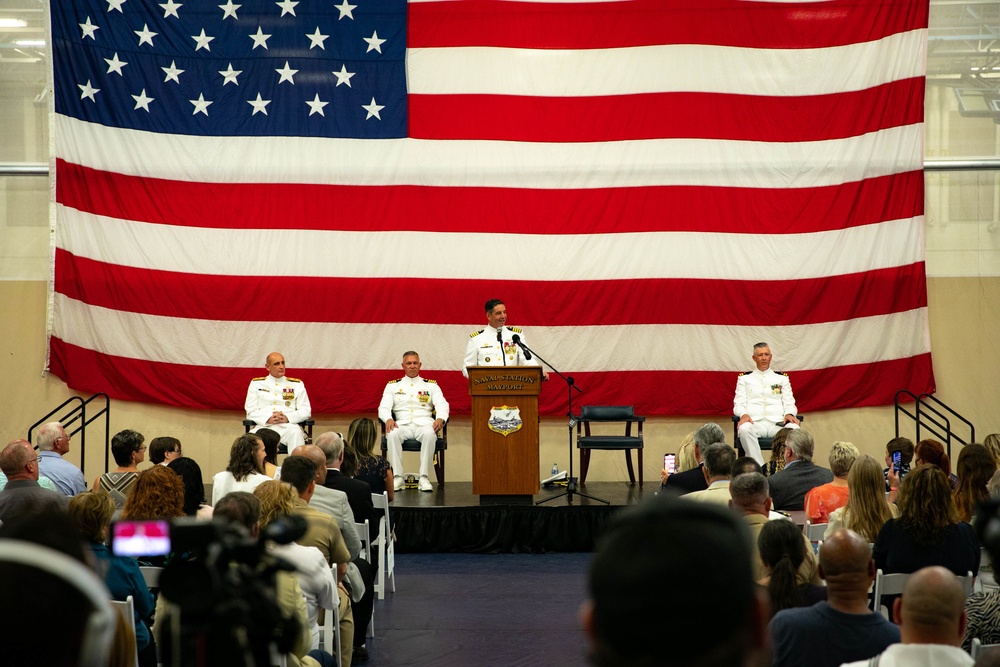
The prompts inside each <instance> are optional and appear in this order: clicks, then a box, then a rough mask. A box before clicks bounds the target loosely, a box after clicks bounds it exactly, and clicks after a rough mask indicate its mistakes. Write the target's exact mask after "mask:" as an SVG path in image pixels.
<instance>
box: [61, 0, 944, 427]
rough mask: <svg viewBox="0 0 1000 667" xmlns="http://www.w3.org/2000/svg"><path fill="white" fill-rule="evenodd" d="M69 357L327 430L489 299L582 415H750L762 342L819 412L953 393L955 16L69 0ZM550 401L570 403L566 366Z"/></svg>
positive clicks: (97, 387) (462, 331) (75, 380)
mask: <svg viewBox="0 0 1000 667" xmlns="http://www.w3.org/2000/svg"><path fill="white" fill-rule="evenodd" d="M51 8H52V10H51V12H52V17H51V18H52V54H53V66H54V81H53V83H54V89H55V96H54V100H55V114H54V128H53V147H54V150H53V160H54V168H55V174H56V178H55V188H54V195H53V197H54V199H53V225H54V234H53V238H54V262H53V280H52V289H51V306H50V320H49V321H50V328H49V337H50V338H49V367H50V369H51V370H52V372H54V373H55V374H56V375H58V376H59V377H61V378H63V379H64V380H65V381H66V382H67V384H68V385H69V386H70V387H72V388H74V389H78V390H82V391H105V392H107V393H109V394H110V395H111V396H113V397H117V398H124V399H129V400H137V401H149V402H156V403H166V404H170V405H177V406H185V407H203V408H214V409H239V408H240V407H241V406H242V404H243V398H244V395H245V392H246V387H247V383H248V381H249V379H250V378H251V377H252V376H255V375H258V376H259V375H262V374H263V363H264V357H265V355H266V354H267V353H268V352H270V351H272V350H278V351H280V352H282V353H283V354H284V356H285V358H286V360H287V362H288V365H289V374H290V375H292V376H297V377H301V378H302V379H303V380H304V381H305V382H306V383H307V387H308V389H309V393H310V396H311V399H312V403H313V409H314V411H315V412H319V413H350V412H370V411H373V410H374V408H375V406H376V405H377V403H378V399H379V396H380V393H381V390H382V387H383V386H384V383H385V382H386V380H387V379H390V378H392V377H397V376H399V375H400V374H401V370H400V362H401V354H402V352H403V351H404V350H408V349H415V350H417V351H419V352H420V353H421V357H422V361H423V362H424V374H425V376H427V377H432V378H437V379H438V380H439V382H440V383H441V385H442V387H443V389H444V391H445V393H446V395H447V396H448V398H449V401H450V402H451V403H452V406H453V410H454V411H458V412H462V411H467V410H468V406H469V401H468V396H467V390H466V385H465V381H464V379H463V378H462V377H461V374H460V368H461V364H462V357H463V353H464V351H465V346H466V342H467V341H468V336H469V335H470V334H471V333H473V332H474V331H476V330H478V329H480V328H482V326H484V324H485V316H484V312H483V304H484V302H485V301H486V300H487V299H490V298H494V297H498V298H502V299H503V300H504V301H505V302H506V304H507V308H508V314H509V323H510V324H512V325H516V326H521V327H523V328H524V329H525V335H526V338H527V340H528V342H529V344H530V345H531V346H532V347H533V348H534V349H535V350H536V351H537V352H538V353H540V354H541V356H542V357H544V358H545V359H546V360H548V361H549V362H551V363H552V364H553V365H555V366H556V367H557V368H559V369H560V370H562V371H564V372H566V373H569V374H572V375H573V376H574V377H575V379H576V381H577V384H578V385H579V386H580V387H582V388H583V389H584V390H585V392H584V394H583V395H582V396H581V397H580V398H579V399H577V400H578V401H582V402H586V403H600V404H633V405H635V406H636V410H637V411H638V412H640V413H644V414H677V415H680V414H726V413H728V412H729V411H730V409H731V406H732V396H733V390H734V387H735V382H736V376H737V373H738V372H739V371H742V370H746V369H748V368H751V367H752V364H751V361H750V356H751V346H752V344H753V343H755V342H758V341H767V342H769V343H770V344H771V349H772V351H773V352H774V354H775V364H774V366H775V367H776V368H779V369H782V370H785V371H787V372H788V373H789V374H790V376H791V378H792V383H793V386H794V388H795V393H796V396H797V397H798V400H799V406H800V409H802V410H808V411H815V410H826V409H833V408H845V407H851V406H863V405H879V404H886V403H889V402H891V401H892V398H893V393H894V392H895V391H896V390H897V389H900V388H908V389H911V390H913V391H916V392H923V391H932V390H933V388H934V378H933V373H932V367H931V356H930V341H929V334H928V325H927V296H926V280H925V275H924V261H923V201H924V191H923V175H922V157H923V132H922V123H923V93H924V78H923V77H924V70H925V52H926V41H927V34H926V32H927V31H926V27H927V14H928V4H927V0H831V1H828V2H753V1H744V0H635V1H626V2H586V1H583V2H561V1H555V0H553V1H549V2H545V1H541V2H507V1H495V0H460V1H449V0H446V1H441V2H427V1H420V2H415V1H411V2H409V3H406V2H403V1H401V0H378V1H376V0H349V1H348V0H340V2H339V3H338V2H337V0H299V1H298V2H296V1H295V0H283V1H281V2H274V1H267V2H260V1H257V0H243V1H242V2H241V3H240V4H236V3H234V2H233V0H229V1H228V2H227V3H226V4H220V2H219V0H197V1H195V0H182V1H179V0H167V1H166V2H151V1H148V0H104V1H101V2H98V1H97V0H52V1H51ZM541 409H542V411H543V413H547V414H555V413H560V412H563V411H565V409H566V393H565V389H564V387H563V385H562V383H561V382H560V381H558V380H557V381H556V382H549V383H548V385H547V386H546V387H545V389H544V391H543V393H542V397H541Z"/></svg>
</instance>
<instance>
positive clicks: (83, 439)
mask: <svg viewBox="0 0 1000 667" xmlns="http://www.w3.org/2000/svg"><path fill="white" fill-rule="evenodd" d="M96 398H103V399H104V407H103V408H102V409H100V410H98V411H97V414H95V415H93V416H92V417H90V418H89V419H88V418H87V406H88V405H89V404H90V402H91V401H93V400H94V399H96ZM73 403H77V404H78V405H76V407H74V408H73V409H71V410H69V411H68V412H66V413H65V414H63V416H62V417H59V418H58V419H55V420H53V419H52V416H53V415H54V414H56V413H57V412H59V411H60V410H62V409H63V408H66V407H67V406H69V405H70V404H73ZM101 415H104V469H105V470H107V469H108V464H109V458H108V457H109V456H110V451H111V449H110V447H109V446H108V444H109V443H110V437H111V399H110V398H109V397H108V395H107V394H105V393H104V392H98V393H96V394H94V395H93V396H91V397H90V398H88V399H86V400H84V399H83V398H82V397H80V396H70V397H69V398H67V399H66V400H65V401H63V402H62V403H60V404H59V405H57V406H56V407H55V408H53V409H52V410H50V411H49V413H48V414H46V415H45V416H44V417H42V418H41V419H39V420H38V421H36V422H35V423H34V424H32V425H31V426H29V427H28V442H32V444H34V443H33V441H32V439H31V437H32V434H33V433H34V432H35V429H36V428H38V427H39V426H41V425H42V424H47V423H49V422H50V421H58V422H59V423H60V424H62V426H63V428H64V429H65V430H66V434H67V435H70V436H74V435H76V434H77V433H79V434H80V439H79V444H80V472H84V465H85V464H86V461H87V426H89V425H90V424H92V423H93V422H94V420H96V419H97V418H99V417H100V416H101ZM77 422H79V425H78V426H76V428H73V425H74V424H76V423H77ZM35 449H38V446H37V445H36V446H35Z"/></svg>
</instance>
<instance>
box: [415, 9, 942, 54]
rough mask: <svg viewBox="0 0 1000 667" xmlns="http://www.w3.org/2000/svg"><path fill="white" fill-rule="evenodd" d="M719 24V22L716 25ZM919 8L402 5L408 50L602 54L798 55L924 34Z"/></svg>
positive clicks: (924, 20) (923, 11) (924, 23)
mask: <svg viewBox="0 0 1000 667" xmlns="http://www.w3.org/2000/svg"><path fill="white" fill-rule="evenodd" d="M720 17H724V18H720ZM927 17H928V3H927V2H911V0H894V1H893V0H890V1H885V2H879V3H874V2H866V3H859V2H856V1H855V0H831V1H828V2H805V3H777V2H742V1H740V0H699V2H697V3H692V2H690V0H636V1H634V2H629V3H623V2H606V3H579V4H574V3H538V4H533V5H531V6H530V9H527V10H526V9H525V5H523V4H522V3H519V2H506V1H500V2H496V1H491V0H460V1H456V2H420V3H411V4H410V6H409V16H408V22H409V26H408V28H407V30H408V40H409V41H408V46H409V48H411V49H412V48H427V47H456V46H497V47H510V48H528V49H609V48H618V47H631V46H648V45H655V44H706V45H718V46H735V47H747V48H772V49H799V48H803V49H805V48H824V47H833V46H843V45H845V44H854V43H857V42H861V41H874V40H877V39H881V38H882V37H886V36H888V35H894V34H897V33H901V32H907V31H910V30H917V29H921V28H926V27H927Z"/></svg>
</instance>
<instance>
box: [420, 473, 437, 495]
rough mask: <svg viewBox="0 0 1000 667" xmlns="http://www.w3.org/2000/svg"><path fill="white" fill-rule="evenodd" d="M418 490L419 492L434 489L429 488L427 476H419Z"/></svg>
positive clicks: (429, 482)
mask: <svg viewBox="0 0 1000 667" xmlns="http://www.w3.org/2000/svg"><path fill="white" fill-rule="evenodd" d="M419 486H420V490H421V491H433V490H434V487H433V486H431V480H429V479H427V475H421V476H420V485H419Z"/></svg>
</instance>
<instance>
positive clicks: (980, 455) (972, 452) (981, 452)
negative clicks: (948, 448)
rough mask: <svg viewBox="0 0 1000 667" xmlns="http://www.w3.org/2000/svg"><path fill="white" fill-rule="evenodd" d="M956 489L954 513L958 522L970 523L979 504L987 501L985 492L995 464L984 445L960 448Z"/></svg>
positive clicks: (986, 492)
mask: <svg viewBox="0 0 1000 667" xmlns="http://www.w3.org/2000/svg"><path fill="white" fill-rule="evenodd" d="M957 468H958V488H957V489H955V493H954V494H953V498H954V501H955V513H956V514H957V515H958V520H959V521H966V522H969V523H971V522H972V518H973V517H974V516H975V515H976V509H977V507H978V506H979V504H980V503H983V502H985V501H987V500H989V497H990V494H989V492H988V491H987V490H986V484H987V483H989V481H990V478H991V477H993V473H995V472H996V471H997V462H996V461H995V460H994V459H993V455H992V454H990V450H988V449H986V446H985V445H979V444H971V445H966V446H965V447H962V451H961V452H959V454H958V466H957Z"/></svg>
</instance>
